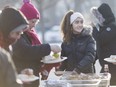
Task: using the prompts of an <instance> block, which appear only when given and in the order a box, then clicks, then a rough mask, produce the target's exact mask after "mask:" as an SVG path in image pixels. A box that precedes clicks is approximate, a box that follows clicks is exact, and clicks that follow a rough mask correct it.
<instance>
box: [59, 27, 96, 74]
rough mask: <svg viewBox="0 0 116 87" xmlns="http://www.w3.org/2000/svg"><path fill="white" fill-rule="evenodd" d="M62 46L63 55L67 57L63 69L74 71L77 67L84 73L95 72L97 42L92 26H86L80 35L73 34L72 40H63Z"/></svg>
mask: <svg viewBox="0 0 116 87" xmlns="http://www.w3.org/2000/svg"><path fill="white" fill-rule="evenodd" d="M61 47H62V51H61V56H65V57H67V60H65V61H64V62H63V63H62V65H61V67H60V69H61V70H68V71H72V70H74V69H75V68H76V69H78V70H79V71H81V72H83V73H92V72H93V62H94V60H95V55H96V44H95V40H94V39H93V37H92V36H91V29H90V28H84V29H83V31H82V33H81V34H80V35H73V37H72V40H71V42H70V43H64V42H63V43H62V45H61Z"/></svg>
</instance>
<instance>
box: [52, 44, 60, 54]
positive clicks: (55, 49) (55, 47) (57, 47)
mask: <svg viewBox="0 0 116 87" xmlns="http://www.w3.org/2000/svg"><path fill="white" fill-rule="evenodd" d="M50 47H51V51H53V52H54V53H59V52H61V47H60V46H58V45H50Z"/></svg>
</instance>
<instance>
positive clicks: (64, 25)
mask: <svg viewBox="0 0 116 87" xmlns="http://www.w3.org/2000/svg"><path fill="white" fill-rule="evenodd" d="M73 13H74V11H73V10H70V11H68V12H67V13H66V14H65V15H64V17H63V19H62V22H61V32H62V34H63V41H64V42H66V43H69V42H70V41H71V37H72V25H71V24H70V16H71V15H72V14H73Z"/></svg>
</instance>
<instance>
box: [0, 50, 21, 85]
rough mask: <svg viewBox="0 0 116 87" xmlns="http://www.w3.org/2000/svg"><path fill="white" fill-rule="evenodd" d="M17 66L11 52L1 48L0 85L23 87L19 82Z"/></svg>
mask: <svg viewBox="0 0 116 87" xmlns="http://www.w3.org/2000/svg"><path fill="white" fill-rule="evenodd" d="M14 71H16V70H15V67H14V64H13V62H12V59H11V56H10V54H9V53H8V52H7V51H5V50H4V49H2V48H0V87H21V85H19V84H18V83H17V81H18V79H16V73H15V72H14Z"/></svg>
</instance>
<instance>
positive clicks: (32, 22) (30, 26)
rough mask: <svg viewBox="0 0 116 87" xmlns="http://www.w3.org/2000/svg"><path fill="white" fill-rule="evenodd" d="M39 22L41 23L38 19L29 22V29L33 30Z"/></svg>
mask: <svg viewBox="0 0 116 87" xmlns="http://www.w3.org/2000/svg"><path fill="white" fill-rule="evenodd" d="M38 22H39V20H38V19H32V20H29V29H32V28H33V27H35V26H36V24H37V23H38Z"/></svg>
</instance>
